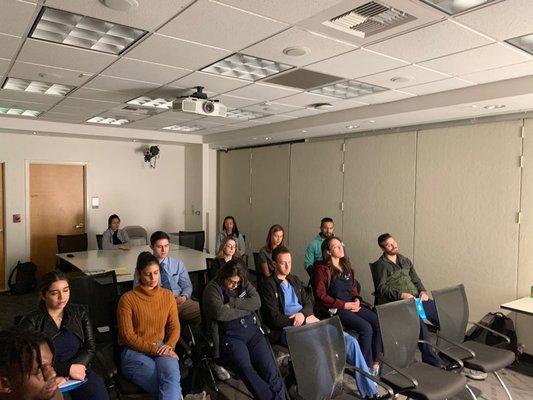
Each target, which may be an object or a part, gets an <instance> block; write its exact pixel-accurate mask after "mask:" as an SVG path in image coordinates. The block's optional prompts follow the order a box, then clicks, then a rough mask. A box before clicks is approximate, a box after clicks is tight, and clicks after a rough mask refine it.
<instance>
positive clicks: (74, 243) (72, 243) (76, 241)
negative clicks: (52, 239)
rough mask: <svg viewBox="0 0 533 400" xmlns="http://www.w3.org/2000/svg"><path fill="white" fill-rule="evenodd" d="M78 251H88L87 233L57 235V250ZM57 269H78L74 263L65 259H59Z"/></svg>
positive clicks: (59, 251)
mask: <svg viewBox="0 0 533 400" xmlns="http://www.w3.org/2000/svg"><path fill="white" fill-rule="evenodd" d="M76 251H87V234H86V233H81V234H78V235H57V252H58V253H74V252H76ZM57 269H59V270H60V271H63V272H67V273H68V272H74V271H77V268H75V267H74V266H73V265H71V264H70V263H68V262H67V261H65V260H62V259H60V260H58V263H57Z"/></svg>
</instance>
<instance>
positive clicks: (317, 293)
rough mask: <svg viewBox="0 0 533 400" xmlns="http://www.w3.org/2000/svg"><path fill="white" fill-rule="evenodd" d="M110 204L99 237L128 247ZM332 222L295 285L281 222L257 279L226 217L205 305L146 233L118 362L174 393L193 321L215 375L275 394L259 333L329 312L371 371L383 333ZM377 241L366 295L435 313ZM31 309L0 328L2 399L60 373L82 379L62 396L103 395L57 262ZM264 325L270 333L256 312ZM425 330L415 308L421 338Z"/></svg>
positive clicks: (84, 315) (26, 392)
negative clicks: (204, 337)
mask: <svg viewBox="0 0 533 400" xmlns="http://www.w3.org/2000/svg"><path fill="white" fill-rule="evenodd" d="M119 227H120V218H119V217H118V216H117V215H115V214H113V215H111V216H110V217H109V220H108V229H107V230H106V231H105V232H104V234H103V239H102V245H103V248H104V249H122V250H124V249H128V248H129V247H128V242H129V238H128V235H127V233H126V232H124V231H123V230H121V229H119ZM334 228H335V226H334V222H333V220H332V219H331V218H323V219H322V221H321V224H320V232H319V234H318V235H317V236H316V237H315V238H314V239H313V240H312V241H311V242H310V244H309V246H308V247H307V249H306V252H305V261H304V267H305V270H306V271H307V272H308V274H309V277H310V285H309V286H308V285H305V284H304V283H303V282H302V281H301V280H300V278H299V277H298V276H296V275H294V274H293V273H292V272H291V270H292V256H291V253H290V251H289V249H288V248H287V247H285V246H284V233H285V232H284V229H283V227H282V226H280V225H277V224H276V225H273V226H272V227H270V229H269V231H268V235H267V238H266V244H265V246H264V247H262V248H261V249H260V251H259V257H258V259H259V269H260V272H261V274H262V277H263V280H262V281H260V282H258V284H257V287H255V286H254V285H252V283H251V282H250V281H249V280H248V276H247V270H248V268H247V265H246V264H245V262H244V261H243V260H242V258H241V256H242V255H243V254H244V253H245V252H246V244H245V241H244V235H243V234H242V232H240V231H239V230H238V228H237V223H236V221H235V219H234V218H233V217H231V216H227V217H226V218H224V222H223V225H222V231H221V232H220V234H219V235H218V238H217V252H216V258H215V259H214V260H213V262H212V265H211V268H210V269H209V271H208V273H209V279H210V282H209V283H208V284H207V286H206V287H205V289H204V291H203V314H204V317H205V318H204V320H203V321H202V313H201V312H200V305H199V303H198V301H197V300H195V299H193V298H192V293H193V285H192V283H191V280H190V277H189V274H188V272H187V269H186V266H185V265H184V264H183V262H182V261H181V260H178V259H175V258H173V257H171V256H170V255H169V251H170V239H169V236H168V234H166V233H165V232H162V231H157V232H155V233H153V234H152V236H151V237H150V247H151V250H152V252H142V253H140V254H139V255H138V258H137V265H136V273H135V277H134V287H133V289H132V290H130V291H128V292H126V293H125V294H123V295H122V297H121V298H120V301H119V303H118V307H117V321H118V323H117V325H118V326H117V329H118V340H119V345H120V349H121V352H120V355H121V357H120V358H121V372H122V374H123V375H124V377H125V378H127V379H129V380H130V381H132V382H134V383H136V384H137V385H138V386H140V387H141V388H142V389H143V390H145V391H146V392H148V393H150V394H152V395H153V396H156V397H158V398H159V399H164V400H167V399H168V400H170V399H172V400H178V399H180V398H181V386H180V366H179V362H178V356H177V354H176V350H175V348H176V344H177V342H178V341H179V339H180V334H181V329H180V328H181V325H182V324H187V325H189V327H190V328H191V331H192V332H199V331H201V330H202V329H205V331H206V332H207V333H208V334H210V336H211V338H212V340H213V343H214V359H215V360H216V364H214V363H213V364H212V365H211V366H212V367H213V368H214V369H215V372H216V375H217V376H219V377H220V378H221V379H222V378H223V379H226V378H229V376H230V375H229V374H228V372H227V371H226V369H229V370H231V371H233V372H234V373H236V374H237V375H238V376H239V377H240V378H241V379H242V381H243V382H244V384H245V385H246V387H247V388H248V390H249V391H250V392H251V393H252V395H253V397H254V398H257V399H285V396H286V392H287V391H286V388H285V384H284V380H283V378H282V377H281V375H280V371H279V369H278V367H277V365H276V362H275V360H274V357H273V355H272V351H271V348H270V345H269V343H268V340H270V341H271V342H272V343H274V344H278V345H281V346H284V347H287V340H286V334H285V332H286V329H290V328H291V327H298V326H302V325H305V324H312V323H315V322H318V321H319V320H320V319H324V318H329V317H331V316H333V315H337V316H338V317H339V319H340V321H341V323H342V325H343V327H344V329H345V330H346V331H347V332H348V331H353V332H355V333H357V339H355V338H354V336H352V335H350V334H348V333H347V332H344V342H345V350H346V359H347V362H348V363H349V364H351V365H354V366H357V367H358V368H360V369H362V370H364V371H366V372H368V373H370V374H371V375H378V374H379V369H380V360H381V353H382V351H383V345H382V342H381V332H380V326H379V321H378V317H377V314H376V313H375V311H373V309H372V308H371V307H370V306H369V305H368V304H366V303H365V302H364V301H363V299H362V297H361V286H360V283H359V282H358V280H357V277H356V272H355V269H354V268H353V266H352V265H351V263H350V261H349V259H348V257H347V255H346V252H345V248H344V244H343V243H342V241H341V239H340V238H339V237H337V236H335V235H334ZM378 245H379V247H380V248H381V250H382V251H383V254H382V255H381V257H380V258H379V259H378V260H377V261H376V262H375V263H373V264H372V268H373V269H374V272H375V276H377V281H378V283H377V286H376V288H375V289H376V292H375V296H376V304H383V303H386V302H391V301H396V300H400V299H408V298H413V297H418V298H420V300H422V304H423V307H424V310H425V312H426V315H427V317H428V319H429V320H430V321H431V322H432V323H434V324H438V317H437V313H436V310H435V304H434V303H433V301H432V300H430V299H429V297H428V295H427V292H426V290H425V288H424V286H423V284H422V282H421V280H420V278H419V277H418V275H417V273H416V271H415V269H414V266H413V264H412V262H411V261H410V260H409V259H408V258H407V257H404V256H403V255H401V254H399V247H398V244H397V242H396V241H395V240H394V238H393V237H392V236H391V235H390V234H388V233H387V234H383V235H380V236H379V238H378ZM39 290H40V303H39V306H38V308H37V310H36V311H35V312H33V313H31V314H29V315H27V316H25V317H23V318H22V320H21V321H20V325H21V327H23V328H25V329H21V328H20V327H16V328H12V329H11V330H9V331H4V332H0V399H4V398H5V399H19V398H20V399H61V398H62V397H61V394H60V393H59V392H58V386H60V385H61V384H63V383H64V382H65V381H66V380H67V379H76V380H80V381H84V382H85V383H83V384H82V385H80V386H78V387H77V388H75V389H72V390H70V391H68V392H66V393H64V398H65V399H72V400H77V399H80V400H81V399H84V400H85V399H88V400H92V399H94V400H96V399H98V400H105V399H108V398H109V396H108V393H107V390H106V387H105V385H104V382H103V380H102V378H101V377H100V376H99V375H97V374H96V373H95V372H94V370H93V369H92V368H91V360H92V358H93V356H94V354H95V343H94V339H93V331H92V326H91V322H90V318H89V315H88V311H87V309H86V308H85V306H81V305H76V304H71V303H70V302H69V298H70V288H69V282H68V278H67V276H66V275H64V274H63V273H62V272H59V271H53V272H49V273H47V274H45V275H44V276H43V277H42V279H41V283H40V289H39ZM261 320H262V323H264V324H265V325H266V326H267V327H268V328H269V335H268V340H267V337H266V336H265V335H264V334H263V331H262V329H261V324H260V322H261ZM428 336H429V333H428V330H427V327H426V325H425V324H424V323H423V322H422V320H420V338H421V339H424V340H427V338H428ZM420 350H421V352H422V360H423V361H424V362H426V363H428V364H431V365H434V366H442V361H441V360H440V358H439V357H438V356H437V355H436V354H435V353H434V351H433V350H432V349H431V347H429V346H427V345H420ZM354 378H355V380H356V383H357V387H358V389H359V392H360V395H361V396H362V397H363V398H368V399H372V398H376V397H378V392H377V390H376V385H375V383H374V382H372V381H371V380H370V379H367V378H365V377H364V376H363V375H361V374H359V373H355V375H354Z"/></svg>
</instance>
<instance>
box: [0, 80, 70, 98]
mask: <svg viewBox="0 0 533 400" xmlns="http://www.w3.org/2000/svg"><path fill="white" fill-rule="evenodd" d="M4 89H9V90H17V91H20V92H29V93H39V94H49V95H53V96H65V95H66V94H67V93H68V92H70V91H71V90H72V89H74V86H67V85H60V84H58V83H47V82H39V81H31V80H27V79H19V78H7V81H6V82H5V83H4Z"/></svg>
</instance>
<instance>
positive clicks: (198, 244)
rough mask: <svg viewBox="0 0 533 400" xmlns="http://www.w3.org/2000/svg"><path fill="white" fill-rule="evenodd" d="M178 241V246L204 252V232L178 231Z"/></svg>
mask: <svg viewBox="0 0 533 400" xmlns="http://www.w3.org/2000/svg"><path fill="white" fill-rule="evenodd" d="M178 241H179V245H180V246H185V247H188V248H190V249H194V250H198V251H204V244H205V231H179V232H178Z"/></svg>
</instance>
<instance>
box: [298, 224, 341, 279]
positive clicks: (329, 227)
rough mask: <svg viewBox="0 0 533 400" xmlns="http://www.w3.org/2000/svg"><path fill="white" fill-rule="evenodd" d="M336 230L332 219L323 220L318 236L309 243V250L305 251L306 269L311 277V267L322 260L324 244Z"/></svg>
mask: <svg viewBox="0 0 533 400" xmlns="http://www.w3.org/2000/svg"><path fill="white" fill-rule="evenodd" d="M334 229H335V225H334V224H333V220H332V219H331V218H330V217H324V218H322V220H321V221H320V232H319V234H318V235H316V237H315V238H314V239H313V241H312V242H311V243H309V246H307V250H305V259H304V267H305V270H306V271H307V272H308V273H309V275H311V270H310V269H309V267H312V266H313V265H314V264H315V262H317V261H321V260H322V242H323V241H324V239H326V238H327V237H330V236H333V230H334Z"/></svg>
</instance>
